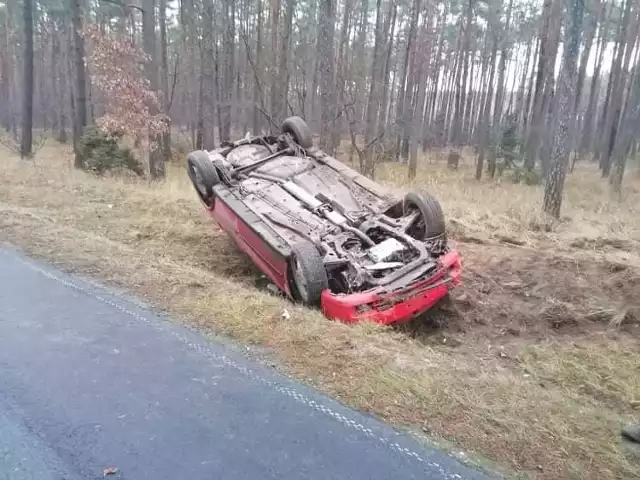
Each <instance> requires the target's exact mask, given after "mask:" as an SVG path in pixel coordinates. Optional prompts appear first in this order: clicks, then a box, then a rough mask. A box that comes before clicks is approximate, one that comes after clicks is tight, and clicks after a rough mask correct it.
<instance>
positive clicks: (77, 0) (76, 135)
mask: <svg viewBox="0 0 640 480" xmlns="http://www.w3.org/2000/svg"><path fill="white" fill-rule="evenodd" d="M71 8H72V10H71V15H72V25H73V45H74V48H73V50H74V58H73V62H74V67H75V88H74V94H75V98H74V101H73V105H74V128H73V149H74V152H75V160H74V166H75V167H76V168H84V157H83V154H82V149H81V148H80V137H81V136H82V134H83V133H84V127H85V126H86V125H87V95H86V85H87V82H86V71H85V65H84V39H83V38H82V0H71Z"/></svg>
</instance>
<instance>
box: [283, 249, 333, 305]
mask: <svg viewBox="0 0 640 480" xmlns="http://www.w3.org/2000/svg"><path fill="white" fill-rule="evenodd" d="M289 269H290V272H291V291H292V294H293V298H294V300H296V301H298V302H300V303H302V304H304V305H308V306H317V305H319V304H320V298H321V296H322V292H323V290H325V289H327V288H329V281H328V280H327V271H326V270H325V268H324V263H323V261H322V257H321V256H320V254H319V253H318V250H317V249H316V247H315V246H313V245H312V244H310V243H305V244H299V245H296V246H294V247H293V249H292V252H291V257H289Z"/></svg>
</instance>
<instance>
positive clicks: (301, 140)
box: [282, 117, 313, 148]
mask: <svg viewBox="0 0 640 480" xmlns="http://www.w3.org/2000/svg"><path fill="white" fill-rule="evenodd" d="M282 131H283V132H284V133H288V134H290V135H291V136H292V137H293V139H294V140H295V142H296V143H297V144H298V145H300V146H301V147H302V148H312V147H313V135H311V129H309V126H308V125H307V122H305V121H304V120H303V119H301V118H300V117H289V118H287V119H286V120H285V121H284V122H282Z"/></svg>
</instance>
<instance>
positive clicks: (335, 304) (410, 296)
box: [322, 250, 461, 325]
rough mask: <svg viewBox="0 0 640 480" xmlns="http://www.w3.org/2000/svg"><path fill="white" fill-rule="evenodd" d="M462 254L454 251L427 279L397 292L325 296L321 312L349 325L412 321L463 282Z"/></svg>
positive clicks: (445, 257) (375, 290)
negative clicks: (365, 322)
mask: <svg viewBox="0 0 640 480" xmlns="http://www.w3.org/2000/svg"><path fill="white" fill-rule="evenodd" d="M460 273H461V263H460V255H459V254H458V252H457V251H455V250H453V251H451V252H449V253H447V254H445V255H443V256H442V257H440V258H439V259H438V270H437V271H436V272H435V273H434V274H433V275H432V276H431V277H429V278H428V279H427V280H424V281H422V282H416V283H415V284H412V285H409V286H407V287H406V288H403V289H399V290H396V291H394V292H387V293H385V292H382V293H379V291H380V289H374V290H370V291H368V292H361V293H352V294H349V295H344V294H342V295H334V294H332V293H331V292H330V291H329V290H325V291H324V292H323V293H322V311H323V312H324V314H325V315H326V316H327V317H329V318H332V319H335V320H341V321H343V322H346V323H354V322H360V321H363V320H366V321H370V322H376V323H382V324H385V325H389V324H392V323H401V322H406V321H408V320H410V319H411V318H413V317H415V316H416V315H419V314H421V313H423V312H425V311H426V310H429V309H430V308H431V307H432V306H434V305H435V304H436V303H438V301H439V300H440V299H442V297H444V296H445V295H446V294H447V293H448V292H449V290H450V289H451V288H453V287H454V286H456V285H458V284H459V283H460Z"/></svg>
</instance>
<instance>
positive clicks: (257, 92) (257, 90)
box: [253, 0, 263, 135]
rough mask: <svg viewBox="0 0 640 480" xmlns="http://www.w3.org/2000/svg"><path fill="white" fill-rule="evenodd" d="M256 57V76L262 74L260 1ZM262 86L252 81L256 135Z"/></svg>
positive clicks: (255, 80) (256, 132)
mask: <svg viewBox="0 0 640 480" xmlns="http://www.w3.org/2000/svg"><path fill="white" fill-rule="evenodd" d="M256 17H257V18H256V24H257V25H256V56H255V65H256V70H257V72H258V74H262V0H258V11H257V13H256ZM261 89H262V85H260V78H259V77H258V76H256V77H255V79H254V84H253V134H254V135H258V134H259V133H260V132H261V130H262V129H261V123H262V122H261V117H260V115H261V113H260V108H261V107H262V105H263V99H262V90H261Z"/></svg>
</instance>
